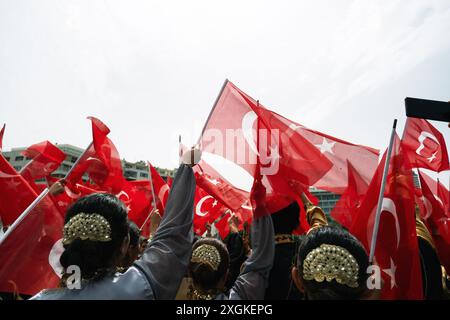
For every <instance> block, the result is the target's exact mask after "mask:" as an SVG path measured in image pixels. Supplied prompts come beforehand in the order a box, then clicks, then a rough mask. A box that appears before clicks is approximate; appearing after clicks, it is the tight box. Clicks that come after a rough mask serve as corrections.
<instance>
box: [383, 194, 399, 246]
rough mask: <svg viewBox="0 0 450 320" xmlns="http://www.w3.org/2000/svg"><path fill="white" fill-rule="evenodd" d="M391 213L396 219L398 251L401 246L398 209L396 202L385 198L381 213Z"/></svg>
mask: <svg viewBox="0 0 450 320" xmlns="http://www.w3.org/2000/svg"><path fill="white" fill-rule="evenodd" d="M383 212H389V213H390V214H391V215H392V216H393V217H394V219H395V230H396V233H397V249H398V247H399V245H400V224H399V221H398V216H397V208H396V207H395V203H394V201H392V200H391V199H389V198H383V202H382V207H381V213H383Z"/></svg>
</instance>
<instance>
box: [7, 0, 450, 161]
mask: <svg viewBox="0 0 450 320" xmlns="http://www.w3.org/2000/svg"><path fill="white" fill-rule="evenodd" d="M449 31H450V1H448V0H442V1H432V0H427V1H423V0H397V1H396V0H388V1H344V0H340V1H336V0H330V1H316V0H315V1H261V0H257V1H247V0H246V1H242V0H241V1H235V0H228V1H212V0H205V1H195V0H189V1H148V0H142V1H129V0H127V1H124V0H122V1H113V0H108V1H106V0H105V1H97V0H85V1H81V0H73V1H62V0H53V1H32V0H29V1H24V0H14V1H8V0H0V122H5V123H6V124H7V130H6V133H5V137H4V149H5V150H8V149H10V148H11V147H22V146H28V145H30V144H33V143H36V142H39V141H42V140H50V141H52V142H57V143H70V144H74V145H77V146H80V147H85V146H86V145H87V144H88V143H89V142H90V140H91V131H90V123H89V121H88V120H86V116H89V115H93V116H96V117H98V118H100V119H101V120H103V121H104V122H105V123H106V124H107V125H108V126H109V127H110V129H111V134H110V137H111V139H112V140H113V141H114V143H115V144H116V146H117V148H118V150H119V152H120V154H121V156H122V157H123V158H126V159H127V160H130V161H137V160H150V161H152V162H153V163H154V164H155V165H158V166H162V167H169V168H171V167H175V166H176V165H177V147H178V146H177V137H178V134H182V136H183V141H184V142H185V143H186V144H190V143H193V142H195V141H196V140H197V138H198V135H199V134H200V131H201V128H202V126H203V124H204V122H205V120H206V118H207V116H208V114H209V111H210V109H211V107H212V104H213V102H214V100H215V98H216V96H217V94H218V92H219V90H220V88H221V86H222V83H223V81H224V80H225V78H228V79H230V80H231V81H233V82H234V83H235V84H236V85H237V86H239V87H240V88H241V89H242V90H244V91H246V92H247V93H248V94H250V95H251V96H253V97H254V98H256V99H259V100H260V101H261V102H262V103H263V104H264V105H265V106H267V107H269V108H271V109H272V110H274V111H276V112H278V113H280V114H282V115H284V116H286V117H288V118H291V119H292V120H295V121H296V122H299V123H301V124H303V125H306V126H308V127H311V128H313V129H317V130H319V131H323V132H325V133H328V134H331V135H334V136H336V137H339V138H342V139H345V140H348V141H351V142H354V143H359V144H365V145H369V146H371V147H375V148H378V149H384V148H385V147H386V144H387V141H388V137H389V131H390V127H391V125H392V121H393V119H394V118H395V117H397V118H398V119H399V134H401V132H402V130H403V126H404V122H405V111H404V102H403V100H404V98H405V97H406V96H412V97H420V98H427V99H436V100H446V101H448V100H450V36H449ZM433 124H435V125H436V127H437V128H438V129H439V130H441V132H442V133H443V134H444V136H445V137H446V140H447V144H450V129H449V128H448V127H447V126H446V125H445V124H443V123H436V122H433Z"/></svg>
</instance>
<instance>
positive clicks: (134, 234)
mask: <svg viewBox="0 0 450 320" xmlns="http://www.w3.org/2000/svg"><path fill="white" fill-rule="evenodd" d="M128 227H129V230H130V247H137V246H138V245H139V241H140V237H141V230H139V227H138V226H137V225H136V223H134V222H133V221H128Z"/></svg>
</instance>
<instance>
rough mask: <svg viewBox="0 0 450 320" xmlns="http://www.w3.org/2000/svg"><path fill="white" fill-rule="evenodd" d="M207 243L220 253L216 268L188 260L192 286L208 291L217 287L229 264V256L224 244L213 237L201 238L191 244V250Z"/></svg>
mask: <svg viewBox="0 0 450 320" xmlns="http://www.w3.org/2000/svg"><path fill="white" fill-rule="evenodd" d="M203 244H207V245H211V246H214V247H215V248H216V249H217V251H219V254H220V260H221V261H220V264H219V267H218V268H217V270H213V269H212V268H211V267H210V266H209V265H208V264H205V263H199V262H192V261H190V262H189V274H190V276H191V278H192V280H193V282H194V286H195V287H196V288H197V289H199V290H200V291H202V292H210V291H211V290H215V289H217V285H218V283H219V281H220V280H221V279H222V278H223V277H224V275H225V274H226V272H227V271H228V268H229V266H230V257H229V254H228V250H227V247H226V246H225V244H224V243H223V242H222V241H220V240H218V239H215V238H202V239H199V240H197V241H196V242H195V243H194V245H193V246H192V252H194V251H195V249H196V248H198V247H199V246H201V245H203Z"/></svg>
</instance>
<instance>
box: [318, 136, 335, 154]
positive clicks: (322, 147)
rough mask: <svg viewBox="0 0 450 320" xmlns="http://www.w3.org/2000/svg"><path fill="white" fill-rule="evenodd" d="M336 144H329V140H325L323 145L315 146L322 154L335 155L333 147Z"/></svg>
mask: <svg viewBox="0 0 450 320" xmlns="http://www.w3.org/2000/svg"><path fill="white" fill-rule="evenodd" d="M335 144H336V142H328V141H327V139H325V138H323V141H322V144H315V146H316V147H317V148H319V149H320V153H322V154H324V153H325V152H329V153H331V154H334V152H333V147H334V145H335Z"/></svg>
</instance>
